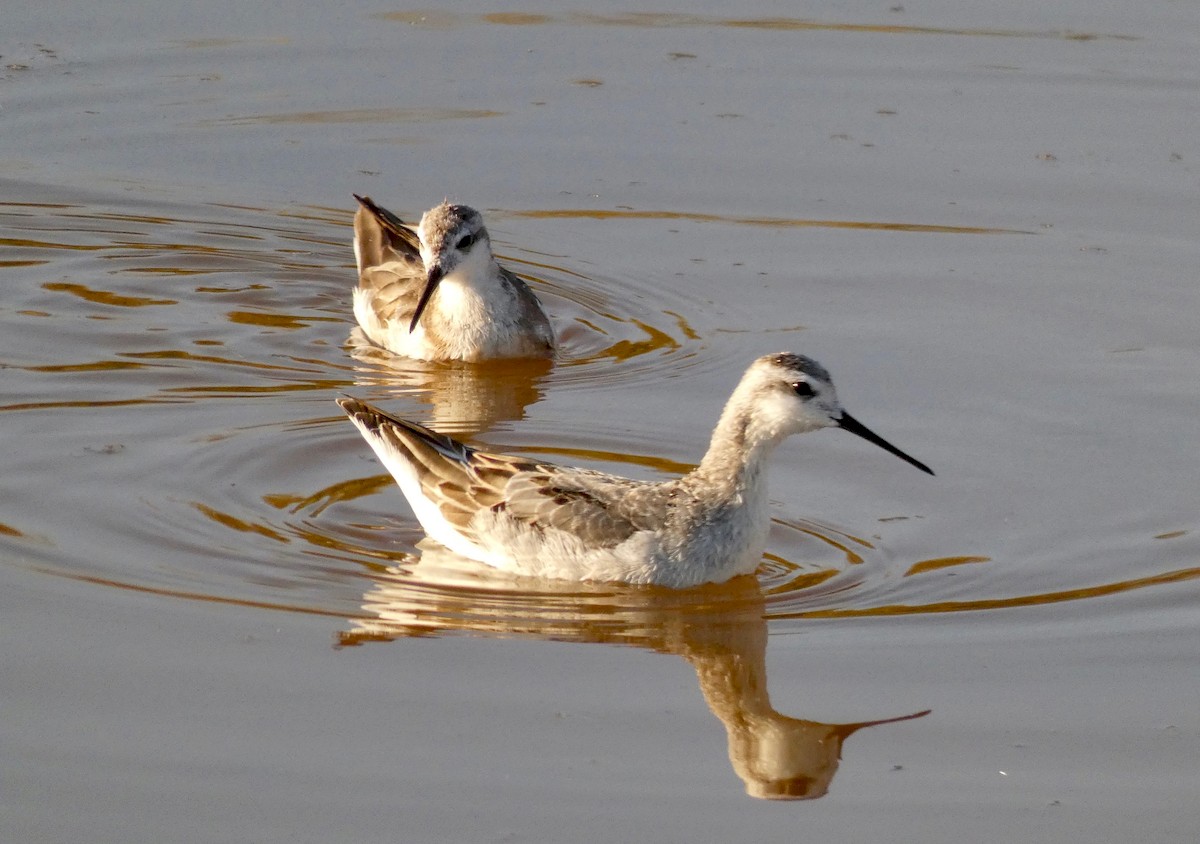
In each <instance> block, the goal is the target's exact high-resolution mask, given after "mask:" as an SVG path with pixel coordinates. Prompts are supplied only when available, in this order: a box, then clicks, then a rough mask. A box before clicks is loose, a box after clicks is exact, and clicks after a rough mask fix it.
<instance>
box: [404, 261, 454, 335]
mask: <svg viewBox="0 0 1200 844" xmlns="http://www.w3.org/2000/svg"><path fill="white" fill-rule="evenodd" d="M445 274H446V273H445V271H444V270H443V269H442V268H441V267H440V266H438V265H436V264H435V265H434V267H433V268H432V269H431V270H430V271H429V275H428V276H426V277H425V289H424V290H422V291H421V298H420V299H418V300H417V309H416V310H415V311H413V318H412V322H411V323H409V325H408V333H409V334H412V333H413V331H414V330H416V327H417V322H418V321H420V319H421V314H423V313H425V306H426V305H428V304H429V297H430V296H432V295H433V291H434V290H436V289H437V286H438V282H440V281H441V280H442V276H444V275H445Z"/></svg>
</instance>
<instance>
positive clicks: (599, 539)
mask: <svg viewBox="0 0 1200 844" xmlns="http://www.w3.org/2000/svg"><path fill="white" fill-rule="evenodd" d="M338 404H340V405H341V407H342V409H343V410H344V411H345V412H346V413H347V415H349V417H350V419H351V421H352V422H354V424H355V425H356V426H358V429H359V432H360V433H362V435H363V437H364V438H365V439H366V440H367V443H368V444H370V446H371V448H372V449H374V451H375V454H376V455H377V456H378V457H379V460H380V461H381V462H382V463H383V465H384V466H385V467H386V468H387V469H388V471H389V472H391V474H392V476H393V477H394V478H395V479H396V482H397V483H398V484H399V485H400V489H401V490H402V491H403V492H404V495H405V496H406V497H407V498H408V501H409V504H411V505H412V508H413V511H414V513H415V514H416V516H417V519H418V520H419V521H420V522H421V525H422V526H423V527H424V528H425V532H426V533H428V534H429V536H430V537H432V538H433V539H435V540H437V541H438V542H440V543H441V544H442V545H445V546H446V547H447V548H449V549H450V550H451V551H454V552H456V553H458V554H461V555H462V556H464V557H468V558H470V559H473V560H478V561H480V562H483V563H487V564H488V565H491V566H494V567H496V568H498V569H504V570H507V571H511V572H514V573H517V574H524V575H534V576H540V577H553V578H565V579H569V580H597V581H620V582H624V583H642V584H658V585H661V586H670V587H676V588H685V587H689V586H695V585H698V584H701V583H706V582H717V583H719V582H722V581H725V580H728V579H729V578H731V577H734V576H735V575H739V574H750V573H752V572H753V571H754V570H755V569H756V568H758V565H759V562H760V561H761V559H762V553H763V549H764V547H765V544H766V538H767V530H768V528H769V526H770V518H769V514H768V511H767V484H766V469H767V462H768V460H769V458H770V456H771V453H772V452H773V451H774V450H775V447H776V446H777V445H779V443H781V442H782V441H783V440H784V439H785V438H787V437H788V436H790V435H791V434H798V433H804V432H806V431H815V430H818V429H820V428H834V427H836V428H841V429H842V430H844V431H849V432H850V433H852V434H857V435H858V436H860V437H862V438H863V439H865V440H867V441H868V442H872V443H874V444H875V445H877V446H880V447H881V448H883V449H885V450H887V451H890V452H891V453H892V454H895V455H896V456H898V457H900V458H902V459H903V460H906V461H908V462H909V463H911V464H912V465H913V466H916V467H917V468H918V469H920V470H921V471H923V472H928V473H929V474H931V475H932V474H933V471H932V470H931V469H930V468H929V467H928V466H926V465H925V464H924V463H921V462H920V461H918V460H915V459H914V458H912V457H910V456H908V455H907V454H905V453H904V452H903V451H901V450H900V449H898V448H896V447H895V446H893V445H892V444H891V443H889V442H887V441H886V440H884V439H882V438H881V437H879V436H878V435H877V434H875V433H874V432H872V431H871V430H869V429H868V428H866V427H865V426H864V425H863V424H862V423H860V422H859V421H858V420H857V419H855V418H854V417H853V416H851V415H850V414H849V413H847V412H846V411H845V410H843V409H842V406H841V404H839V402H838V398H837V393H836V392H835V390H834V386H833V381H832V380H830V377H829V373H828V372H827V371H826V370H825V368H824V367H823V366H821V364H819V363H817V362H816V361H815V360H813V359H812V358H807V357H803V356H801V355H796V354H791V353H789V352H782V353H779V354H773V355H767V356H765V357H761V358H759V359H758V360H756V361H754V363H753V364H751V365H750V368H749V369H747V370H746V373H745V375H743V376H742V379H741V382H740V383H739V384H738V386H737V388H736V389H735V390H734V391H733V395H732V396H731V397H730V398H729V401H728V402H727V403H726V405H725V409H724V411H723V412H722V413H721V417H720V420H719V421H718V422H717V427H716V429H715V430H714V431H713V435H712V440H711V442H710V444H709V447H708V451H707V453H706V454H705V455H704V458H703V459H702V460H701V461H700V465H699V466H697V467H696V468H695V469H693V470H692V471H691V472H689V473H688V474H686V475H684V476H683V477H680V478H676V479H673V480H668V481H658V482H655V481H641V480H632V479H629V478H622V477H619V476H616V475H610V474H607V473H604V472H599V471H594V470H591V469H574V468H568V467H564V466H557V465H554V464H550V463H543V462H540V461H537V460H530V459H528V458H524V457H516V456H510V455H504V454H494V453H489V452H486V451H481V450H478V449H474V448H471V447H470V446H467V445H464V444H463V443H461V442H458V441H457V440H454V439H451V438H450V437H447V436H444V435H442V434H438V433H436V432H434V431H431V430H429V429H428V428H425V427H423V426H421V425H418V424H416V423H413V422H408V421H405V420H403V419H397V418H395V417H393V416H389V415H388V414H386V413H384V412H382V411H380V410H378V409H376V408H374V407H372V406H371V405H368V404H366V403H364V402H361V401H358V400H356V399H352V398H343V399H338Z"/></svg>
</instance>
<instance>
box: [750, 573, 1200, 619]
mask: <svg viewBox="0 0 1200 844" xmlns="http://www.w3.org/2000/svg"><path fill="white" fill-rule="evenodd" d="M1197 579H1200V567H1197V568H1189V569H1178V570H1176V571H1169V572H1165V573H1163V574H1155V575H1151V576H1149V577H1139V578H1135V579H1134V580H1121V581H1118V582H1116V583H1105V584H1102V585H1100V586H1087V587H1083V588H1080V589H1064V590H1062V591H1061V592H1046V593H1044V594H1041V595H1019V596H1017V597H1013V598H988V599H982V600H977V601H938V602H937V603H933V604H888V605H885V606H882V607H870V608H867V609H840V610H837V609H835V610H811V611H807V612H795V613H779V614H773V615H772V616H771V618H773V619H778V618H790V619H807V618H870V617H875V616H895V615H932V614H935V613H948V612H977V611H980V610H999V609H1013V608H1016V607H1036V606H1042V605H1043V604H1059V603H1064V602H1066V601H1080V600H1084V599H1086V598H1102V597H1105V596H1108V595H1117V594H1120V593H1122V592H1130V591H1132V590H1134V589H1142V588H1144V587H1147V586H1162V585H1164V584H1167V583H1182V582H1185V581H1188V580H1197Z"/></svg>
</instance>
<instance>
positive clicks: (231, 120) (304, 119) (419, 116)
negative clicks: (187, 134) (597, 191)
mask: <svg viewBox="0 0 1200 844" xmlns="http://www.w3.org/2000/svg"><path fill="white" fill-rule="evenodd" d="M503 116H504V112H502V111H490V110H488V109H469V108H356V109H341V110H336V111H296V112H283V113H278V114H250V115H245V116H241V117H219V118H213V119H212V120H200V121H197V122H196V123H195V125H196V126H256V125H270V124H287V123H300V124H322V123H428V122H430V121H437V120H473V119H476V118H485V117H503Z"/></svg>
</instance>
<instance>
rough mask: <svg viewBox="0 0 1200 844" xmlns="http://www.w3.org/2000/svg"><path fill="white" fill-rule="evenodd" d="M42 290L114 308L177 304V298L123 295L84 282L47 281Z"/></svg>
mask: <svg viewBox="0 0 1200 844" xmlns="http://www.w3.org/2000/svg"><path fill="white" fill-rule="evenodd" d="M42 289H43V290H49V291H51V292H52V293H70V294H71V295H72V296H78V297H79V298H80V299H83V300H84V301H85V302H94V303H95V304H97V305H111V306H113V307H115V308H144V307H148V306H152V305H178V304H179V301H178V300H177V299H151V298H149V297H146V296H124V295H122V294H120V293H113V292H111V291H108V290H93V289H92V288H90V287H88V286H87V285H84V284H68V283H67V282H60V281H55V282H47V283H45V284H43V285H42Z"/></svg>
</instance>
